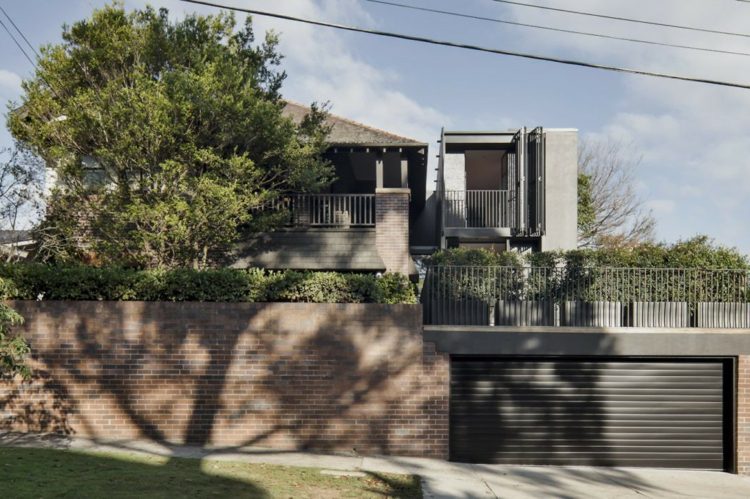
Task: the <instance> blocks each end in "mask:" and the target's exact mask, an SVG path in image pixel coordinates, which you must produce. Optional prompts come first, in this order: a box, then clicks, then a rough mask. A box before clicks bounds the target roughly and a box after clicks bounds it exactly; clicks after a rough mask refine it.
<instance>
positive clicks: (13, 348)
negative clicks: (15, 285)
mask: <svg viewBox="0 0 750 499" xmlns="http://www.w3.org/2000/svg"><path fill="white" fill-rule="evenodd" d="M9 289H12V288H11V287H10V286H9V285H8V283H7V281H6V280H5V279H0V293H2V295H0V297H2V298H4V297H6V292H7V291H8V290H9ZM22 323H23V317H21V316H20V315H19V313H18V312H16V311H15V310H13V309H12V308H10V307H9V306H8V305H5V304H4V303H0V379H3V378H9V377H13V376H15V375H16V374H19V375H21V376H22V377H23V378H24V379H29V378H30V377H31V370H30V369H29V367H28V365H26V356H27V355H28V354H29V352H30V351H31V349H30V348H29V345H28V344H27V343H26V340H24V339H23V337H22V336H19V335H13V334H11V328H12V327H13V326H17V325H19V324H22Z"/></svg>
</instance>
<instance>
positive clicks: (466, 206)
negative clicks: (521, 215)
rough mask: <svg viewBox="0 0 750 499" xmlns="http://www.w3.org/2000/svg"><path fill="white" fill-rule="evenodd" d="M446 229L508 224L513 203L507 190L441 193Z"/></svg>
mask: <svg viewBox="0 0 750 499" xmlns="http://www.w3.org/2000/svg"><path fill="white" fill-rule="evenodd" d="M443 196H444V198H443V200H444V204H443V209H444V210H445V226H446V227H448V228H463V227H466V228H500V227H510V226H511V215H512V209H513V206H512V204H511V201H510V196H509V191H507V190H501V189H469V190H462V191H457V190H447V191H444V193H443Z"/></svg>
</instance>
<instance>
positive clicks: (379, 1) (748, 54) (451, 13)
mask: <svg viewBox="0 0 750 499" xmlns="http://www.w3.org/2000/svg"><path fill="white" fill-rule="evenodd" d="M364 1H365V2H370V3H375V4H381V5H386V6H390V7H398V8H402V9H410V10H417V11H422V12H431V13H434V14H443V15H447V16H454V17H462V18H466V19H474V20H478V21H488V22H494V23H500V24H509V25H511V26H518V27H522V28H534V29H542V30H547V31H556V32H558V33H570V34H573V35H583V36H593V37H596V38H606V39H609V40H619V41H624V42H633V43H643V44H647V45H658V46H661V47H671V48H678V49H687V50H698V51H702V52H714V53H717V54H730V55H741V56H745V57H750V52H737V51H733V50H722V49H713V48H708V47H697V46H694V45H680V44H674V43H666V42H657V41H653V40H642V39H639V38H626V37H620V36H614V35H604V34H601V33H591V32H587V31H577V30H572V29H564V28H555V27H552V26H542V25H538V24H528V23H521V22H516V21H508V20H507V19H498V18H496V17H485V16H478V15H474V14H466V13H464V12H456V11H452V10H441V9H433V8H430V7H419V6H416V5H407V4H403V3H398V2H389V1H386V0H364ZM741 1H745V0H741ZM747 1H750V0H747Z"/></svg>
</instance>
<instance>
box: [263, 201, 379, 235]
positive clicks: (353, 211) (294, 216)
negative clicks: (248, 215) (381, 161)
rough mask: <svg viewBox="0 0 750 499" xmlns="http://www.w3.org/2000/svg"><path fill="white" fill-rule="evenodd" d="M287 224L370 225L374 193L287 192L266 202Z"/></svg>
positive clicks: (372, 214)
mask: <svg viewBox="0 0 750 499" xmlns="http://www.w3.org/2000/svg"><path fill="white" fill-rule="evenodd" d="M270 210H273V211H279V212H283V213H285V214H286V216H287V217H288V218H287V220H286V223H285V225H286V226H288V227H339V228H341V227H344V228H347V227H374V226H375V195H374V194H291V195H288V196H284V197H283V198H280V199H279V200H277V201H275V202H274V203H272V204H271V205H270Z"/></svg>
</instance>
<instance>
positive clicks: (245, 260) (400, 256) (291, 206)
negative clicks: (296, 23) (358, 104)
mask: <svg viewBox="0 0 750 499" xmlns="http://www.w3.org/2000/svg"><path fill="white" fill-rule="evenodd" d="M308 111H309V109H308V108H306V107H305V106H301V105H299V104H294V103H287V105H286V108H285V113H286V114H287V115H288V116H290V117H291V118H292V119H293V120H295V121H298V122H299V121H301V120H302V119H303V118H304V116H305V115H306V114H307V112H308ZM327 124H328V125H329V126H330V127H331V133H330V135H329V137H328V140H329V142H330V148H329V149H328V151H327V152H326V159H328V160H329V161H331V163H332V164H333V166H334V168H335V175H336V179H335V181H334V182H333V183H332V184H331V185H330V186H329V188H328V189H327V190H326V191H325V192H320V193H316V194H297V195H291V196H289V197H288V198H286V199H285V200H283V203H284V206H283V208H286V209H288V211H289V212H290V218H289V220H288V222H287V224H286V227H283V228H280V229H277V230H275V231H273V232H269V233H265V234H261V235H256V236H253V237H250V238H248V239H247V240H245V241H243V242H241V243H240V244H239V245H238V249H237V252H236V254H235V257H234V261H233V263H232V266H233V267H263V268H269V269H299V270H339V271H371V272H385V271H390V272H401V273H404V274H414V273H415V272H416V270H415V266H414V263H413V261H412V258H411V255H410V251H409V248H410V231H409V228H410V226H411V225H412V221H413V220H416V219H418V218H419V217H420V216H421V215H422V212H423V210H424V209H425V200H426V196H425V186H426V176H427V151H428V146H427V144H426V143H424V142H420V141H417V140H414V139H410V138H407V137H402V136H399V135H395V134H392V133H389V132H386V131H384V130H379V129H376V128H373V127H370V126H367V125H363V124H361V123H357V122H355V121H352V120H349V119H346V118H342V117H339V116H335V115H330V116H329V118H328V123H327Z"/></svg>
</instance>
